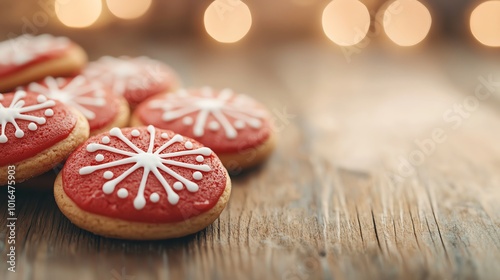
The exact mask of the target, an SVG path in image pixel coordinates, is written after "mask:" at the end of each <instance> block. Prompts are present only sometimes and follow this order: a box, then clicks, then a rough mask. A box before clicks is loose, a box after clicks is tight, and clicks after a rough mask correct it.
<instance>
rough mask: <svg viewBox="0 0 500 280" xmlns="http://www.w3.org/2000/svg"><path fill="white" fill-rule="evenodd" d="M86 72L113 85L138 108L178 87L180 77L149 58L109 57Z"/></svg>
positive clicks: (118, 93)
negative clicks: (152, 98)
mask: <svg viewBox="0 0 500 280" xmlns="http://www.w3.org/2000/svg"><path fill="white" fill-rule="evenodd" d="M84 75H85V76H87V77H89V78H91V79H96V80H98V81H100V82H102V83H103V84H105V85H106V86H109V87H110V88H111V89H112V90H113V92H114V93H115V94H117V95H121V96H123V97H125V99H127V101H128V102H129V104H130V106H131V107H132V108H134V107H135V106H137V105H138V104H139V103H141V102H142V101H144V100H145V99H146V98H148V97H150V96H153V95H155V94H158V93H162V92H170V91H173V90H176V89H177V87H178V85H179V79H178V78H177V75H176V74H175V73H174V71H173V70H172V69H171V68H170V67H168V66H167V65H165V64H163V63H161V62H159V61H156V60H152V59H150V58H147V57H137V58H129V57H120V58H114V57H110V56H105V57H102V58H100V59H99V60H97V61H95V62H91V63H89V65H88V67H87V68H86V69H85V71H84Z"/></svg>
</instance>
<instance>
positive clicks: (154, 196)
mask: <svg viewBox="0 0 500 280" xmlns="http://www.w3.org/2000/svg"><path fill="white" fill-rule="evenodd" d="M149 200H151V202H153V203H157V202H158V201H160V195H159V194H157V193H152V194H151V195H150V196H149Z"/></svg>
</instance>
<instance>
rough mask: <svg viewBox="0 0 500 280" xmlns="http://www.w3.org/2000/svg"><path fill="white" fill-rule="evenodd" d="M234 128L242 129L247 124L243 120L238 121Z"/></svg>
mask: <svg viewBox="0 0 500 280" xmlns="http://www.w3.org/2000/svg"><path fill="white" fill-rule="evenodd" d="M234 127H235V128H237V129H242V128H244V127H245V122H244V121H242V120H237V121H235V122H234Z"/></svg>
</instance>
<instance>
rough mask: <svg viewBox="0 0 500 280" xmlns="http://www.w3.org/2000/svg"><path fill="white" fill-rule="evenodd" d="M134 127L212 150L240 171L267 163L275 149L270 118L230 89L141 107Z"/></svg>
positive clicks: (162, 98) (183, 94)
mask: <svg viewBox="0 0 500 280" xmlns="http://www.w3.org/2000/svg"><path fill="white" fill-rule="evenodd" d="M131 122H132V125H135V126H140V125H149V124H151V125H154V126H156V127H159V128H163V129H170V130H173V131H175V132H178V133H180V134H182V135H187V136H189V137H192V138H194V139H196V140H198V141H200V142H201V143H203V144H204V145H206V146H207V147H210V148H211V149H212V150H213V151H214V152H215V153H217V155H218V156H219V158H220V159H221V160H222V162H223V163H224V165H225V166H226V168H228V169H229V170H232V171H235V170H239V169H242V168H247V167H251V166H254V165H256V164H258V163H260V162H261V161H263V160H264V159H265V158H266V157H267V156H268V155H270V154H271V151H272V150H273V148H274V135H273V131H272V127H271V121H270V114H269V113H268V112H267V110H266V109H265V108H264V107H263V106H262V105H260V104H258V103H257V102H256V101H254V100H253V99H251V98H250V97H248V96H246V95H242V94H235V93H234V92H233V91H232V90H230V89H224V90H221V91H215V90H212V89H211V88H208V87H205V88H201V89H190V90H179V91H178V92H176V93H169V94H161V95H157V96H155V97H152V98H150V99H148V100H147V101H145V102H143V103H142V104H140V105H139V106H138V107H137V110H136V111H135V113H134V114H133V116H132V120H131Z"/></svg>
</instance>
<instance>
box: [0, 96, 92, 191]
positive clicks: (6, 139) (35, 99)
mask: <svg viewBox="0 0 500 280" xmlns="http://www.w3.org/2000/svg"><path fill="white" fill-rule="evenodd" d="M88 136H89V126H88V123H87V120H86V119H85V117H83V116H82V115H81V114H80V113H79V112H78V111H76V110H75V109H72V108H69V107H67V106H66V105H64V104H62V103H60V102H58V101H55V100H51V99H47V98H46V97H45V96H43V95H39V94H36V93H32V92H25V91H22V90H19V91H17V92H15V93H8V94H3V95H0V155H1V156H0V186H1V185H5V184H7V182H8V180H7V174H8V171H9V170H12V167H10V168H9V166H15V182H16V184H17V183H21V182H22V181H25V180H27V179H29V178H31V177H34V176H37V175H40V174H42V173H44V172H46V171H48V170H50V169H52V168H53V167H54V166H56V165H57V164H58V163H60V162H61V161H63V160H64V159H66V157H67V156H68V155H69V154H70V153H71V152H72V151H73V150H74V149H75V148H76V147H77V146H78V145H80V144H81V143H83V142H84V141H85V140H86V139H87V138H88Z"/></svg>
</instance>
